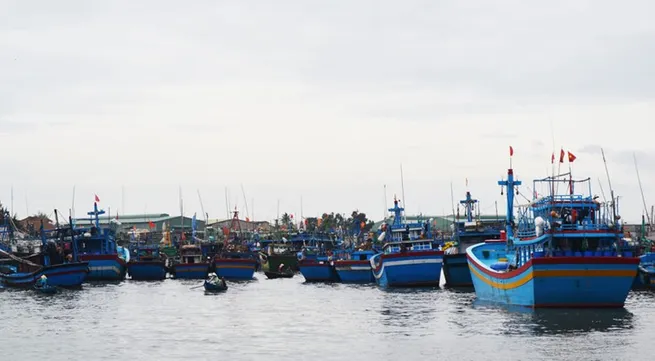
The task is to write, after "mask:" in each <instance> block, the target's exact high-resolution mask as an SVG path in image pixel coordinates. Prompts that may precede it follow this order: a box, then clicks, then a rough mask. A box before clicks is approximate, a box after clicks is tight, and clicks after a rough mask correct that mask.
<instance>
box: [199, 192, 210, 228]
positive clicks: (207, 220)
mask: <svg viewBox="0 0 655 361" xmlns="http://www.w3.org/2000/svg"><path fill="white" fill-rule="evenodd" d="M198 201H200V210H201V211H202V215H203V217H204V219H205V228H204V229H203V233H205V232H207V223H208V222H209V214H207V213H205V206H204V205H203V204H202V197H201V196H200V189H198ZM203 237H207V235H206V234H205V235H204V236H203Z"/></svg>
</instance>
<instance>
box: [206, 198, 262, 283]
mask: <svg viewBox="0 0 655 361" xmlns="http://www.w3.org/2000/svg"><path fill="white" fill-rule="evenodd" d="M241 237H243V232H242V230H241V222H240V221H239V211H237V210H236V209H235V210H234V216H233V218H232V223H231V224H230V228H229V229H228V232H227V234H226V235H225V242H224V245H223V251H222V252H221V253H220V254H218V255H216V256H215V257H214V269H215V271H216V274H218V276H219V277H223V278H225V279H227V280H251V279H253V277H254V276H255V270H256V269H257V266H258V264H259V258H258V257H257V253H256V252H251V251H250V249H249V247H248V245H247V243H246V241H245V239H241Z"/></svg>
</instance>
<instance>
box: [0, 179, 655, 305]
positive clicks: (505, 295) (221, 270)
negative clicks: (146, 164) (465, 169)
mask: <svg viewBox="0 0 655 361" xmlns="http://www.w3.org/2000/svg"><path fill="white" fill-rule="evenodd" d="M498 184H499V185H500V186H501V189H502V192H503V194H504V195H505V196H506V201H507V211H506V215H505V217H504V219H502V220H499V219H495V220H493V221H483V220H481V219H479V217H477V216H476V212H475V207H476V204H477V200H475V199H473V198H472V197H471V193H470V192H468V191H467V193H466V198H465V199H464V200H462V201H460V203H461V205H462V206H463V207H464V210H465V213H464V217H462V219H461V220H460V219H459V217H458V219H457V221H455V222H453V225H452V230H453V232H452V234H451V235H449V236H448V237H444V236H443V234H437V232H434V230H433V229H432V228H431V224H430V222H428V221H418V222H407V221H406V219H405V217H404V208H403V207H401V206H400V202H399V200H397V199H394V205H393V207H392V208H390V209H389V211H391V212H392V213H393V221H392V222H390V223H389V224H386V223H384V224H382V226H381V227H380V229H379V232H378V233H377V234H372V233H371V234H361V235H360V236H359V237H357V238H355V240H356V242H344V241H343V240H342V239H338V238H335V237H334V236H333V235H331V234H323V233H318V232H313V233H300V234H298V235H297V237H295V238H294V239H291V240H286V239H284V240H279V241H274V240H272V239H267V240H263V239H256V240H252V239H240V237H239V234H238V233H235V234H234V235H233V236H230V235H229V232H228V233H227V234H226V238H225V241H224V242H217V241H215V240H214V241H207V240H202V239H199V238H197V237H196V233H195V228H194V229H193V230H192V235H191V237H190V239H189V240H186V239H185V238H183V239H182V241H181V242H175V244H174V242H171V240H170V231H164V233H163V238H162V240H161V242H157V243H140V242H133V243H130V244H129V246H127V247H121V246H119V245H118V244H117V241H116V227H114V226H113V225H111V224H110V225H109V226H108V227H101V226H100V223H99V221H98V220H99V216H100V215H101V214H103V211H102V210H99V209H98V205H97V203H94V210H93V211H92V212H89V215H90V216H91V218H92V220H94V222H93V223H92V225H91V226H90V227H86V228H84V227H75V226H73V222H72V220H70V219H69V221H70V222H69V225H68V226H67V227H59V226H58V227H56V228H55V229H53V230H48V231H46V230H43V229H41V231H40V235H41V237H40V242H41V250H40V252H39V253H38V254H34V255H28V256H20V255H17V254H14V253H13V252H11V250H10V249H7V248H6V247H4V249H0V258H2V263H1V265H0V283H1V284H2V285H3V286H4V287H19V288H35V289H37V290H39V292H43V293H51V292H53V291H52V290H53V288H54V289H56V288H57V287H72V288H74V287H81V286H82V284H83V283H84V282H86V281H102V280H111V281H116V280H123V279H125V278H129V279H132V280H163V279H165V278H169V277H170V278H176V279H198V280H205V283H204V288H205V290H206V291H211V292H218V291H220V292H222V291H225V290H227V289H228V285H227V283H226V280H227V281H238V280H241V281H247V280H251V279H253V278H254V275H255V272H258V271H261V272H263V273H264V274H265V275H266V277H267V278H269V279H277V278H292V277H294V276H295V275H296V273H297V272H299V273H300V274H301V276H302V277H303V278H304V279H305V281H306V282H343V283H376V284H377V285H379V286H380V287H383V288H388V287H439V286H440V284H442V283H445V285H446V286H449V287H472V288H473V290H474V291H475V293H476V296H477V297H478V298H479V299H481V300H485V301H490V302H496V303H501V304H511V305H521V306H527V307H623V305H624V303H625V300H626V298H627V296H628V293H629V292H630V290H631V289H632V288H634V287H641V286H649V285H651V284H655V278H652V277H651V275H652V274H653V273H654V272H655V268H654V266H653V264H654V262H653V260H655V256H653V254H654V253H651V252H650V249H644V248H643V247H642V244H641V243H639V242H632V241H631V240H629V239H628V238H626V237H624V234H623V229H622V226H621V222H620V216H619V215H618V213H619V209H618V202H617V201H616V198H614V196H612V197H613V200H612V201H611V202H603V203H601V202H599V201H598V199H597V197H595V196H594V195H593V194H592V193H591V186H590V185H589V179H582V180H577V179H573V177H572V175H571V174H570V173H567V174H564V175H552V176H549V177H546V178H543V179H537V180H535V181H534V185H533V189H537V187H538V186H541V187H542V189H544V188H545V189H548V190H549V192H548V194H545V195H539V194H537V193H535V194H534V195H533V197H532V199H528V202H527V203H526V204H522V205H519V206H516V199H515V195H516V194H518V186H519V185H521V181H519V180H517V179H515V177H514V171H513V169H512V168H511V167H510V169H508V171H507V178H506V179H503V180H501V181H499V182H498ZM560 184H563V185H564V187H563V188H565V192H563V193H562V194H558V193H557V192H556V190H559V188H560V187H559V186H558V185H560ZM581 190H583V191H581ZM576 191H577V192H576ZM234 217H235V219H238V214H237V212H235V214H234ZM442 274H443V275H444V278H445V280H443V281H444V282H442V279H441V275H442ZM651 278H652V280H651Z"/></svg>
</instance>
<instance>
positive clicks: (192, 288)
mask: <svg viewBox="0 0 655 361" xmlns="http://www.w3.org/2000/svg"><path fill="white" fill-rule="evenodd" d="M204 285H205V284H204V283H203V284H201V285H200V286H194V287H191V288H189V289H190V290H195V289H196V288H200V287H203V286H204Z"/></svg>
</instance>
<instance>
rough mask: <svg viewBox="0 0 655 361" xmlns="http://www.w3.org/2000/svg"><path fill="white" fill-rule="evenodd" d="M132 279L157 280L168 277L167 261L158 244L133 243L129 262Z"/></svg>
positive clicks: (128, 269) (128, 271)
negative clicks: (162, 255) (161, 254)
mask: <svg viewBox="0 0 655 361" xmlns="http://www.w3.org/2000/svg"><path fill="white" fill-rule="evenodd" d="M127 273H128V274H129V276H130V279H133V280H141V281H156V280H163V279H165V278H166V261H165V260H164V259H163V258H162V257H161V256H160V253H159V245H158V244H141V243H138V242H137V243H136V244H132V245H131V247H130V260H129V261H128V262H127Z"/></svg>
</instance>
